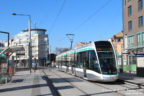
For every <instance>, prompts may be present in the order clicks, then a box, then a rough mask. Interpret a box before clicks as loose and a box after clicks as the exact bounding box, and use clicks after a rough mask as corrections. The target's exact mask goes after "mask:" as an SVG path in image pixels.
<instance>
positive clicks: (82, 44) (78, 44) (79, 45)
mask: <svg viewBox="0 0 144 96" xmlns="http://www.w3.org/2000/svg"><path fill="white" fill-rule="evenodd" d="M87 44H89V43H87V42H80V43H77V44H76V45H75V48H78V47H81V46H84V45H87Z"/></svg>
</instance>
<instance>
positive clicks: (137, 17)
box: [123, 0, 144, 76]
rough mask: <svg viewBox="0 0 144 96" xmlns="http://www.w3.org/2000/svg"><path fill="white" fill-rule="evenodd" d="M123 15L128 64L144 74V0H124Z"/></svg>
mask: <svg viewBox="0 0 144 96" xmlns="http://www.w3.org/2000/svg"><path fill="white" fill-rule="evenodd" d="M123 17H124V18H123V21H124V37H125V40H124V41H125V49H126V50H127V52H128V53H129V54H128V65H132V66H131V69H132V67H134V66H136V71H137V75H138V76H144V74H143V73H144V23H143V22H144V20H143V19H144V0H123ZM128 69H130V68H128Z"/></svg>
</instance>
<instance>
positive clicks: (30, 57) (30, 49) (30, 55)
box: [12, 13, 32, 73]
mask: <svg viewBox="0 0 144 96" xmlns="http://www.w3.org/2000/svg"><path fill="white" fill-rule="evenodd" d="M12 15H19V16H28V17H29V24H28V27H29V29H28V30H29V48H28V49H29V51H28V53H29V68H30V73H31V68H32V47H31V15H27V14H16V13H12Z"/></svg>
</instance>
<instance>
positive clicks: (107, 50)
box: [96, 42, 117, 74]
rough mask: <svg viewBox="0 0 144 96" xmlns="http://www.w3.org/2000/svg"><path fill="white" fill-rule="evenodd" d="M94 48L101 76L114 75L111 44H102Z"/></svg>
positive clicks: (114, 68)
mask: <svg viewBox="0 0 144 96" xmlns="http://www.w3.org/2000/svg"><path fill="white" fill-rule="evenodd" d="M96 48H97V53H98V57H99V62H100V67H101V71H102V74H116V73H117V70H116V62H115V56H114V52H113V49H112V46H111V44H110V43H109V42H105V43H104V42H102V44H97V45H96Z"/></svg>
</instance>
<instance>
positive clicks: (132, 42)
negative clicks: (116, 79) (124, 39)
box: [128, 35, 135, 48]
mask: <svg viewBox="0 0 144 96" xmlns="http://www.w3.org/2000/svg"><path fill="white" fill-rule="evenodd" d="M134 41H135V40H134V35H130V36H128V48H132V47H134Z"/></svg>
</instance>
